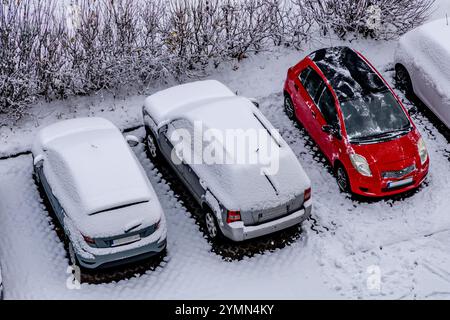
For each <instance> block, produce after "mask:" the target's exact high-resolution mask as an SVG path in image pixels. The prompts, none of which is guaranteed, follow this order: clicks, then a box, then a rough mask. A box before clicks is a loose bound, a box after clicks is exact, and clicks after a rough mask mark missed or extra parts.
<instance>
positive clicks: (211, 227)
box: [205, 212, 217, 239]
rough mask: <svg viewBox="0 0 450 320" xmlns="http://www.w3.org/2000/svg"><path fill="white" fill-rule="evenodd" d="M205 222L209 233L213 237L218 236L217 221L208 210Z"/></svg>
mask: <svg viewBox="0 0 450 320" xmlns="http://www.w3.org/2000/svg"><path fill="white" fill-rule="evenodd" d="M205 223H206V230H207V231H208V235H209V236H210V237H211V239H214V238H216V237H217V225H216V221H215V219H214V217H213V215H212V213H211V212H207V213H206V214H205Z"/></svg>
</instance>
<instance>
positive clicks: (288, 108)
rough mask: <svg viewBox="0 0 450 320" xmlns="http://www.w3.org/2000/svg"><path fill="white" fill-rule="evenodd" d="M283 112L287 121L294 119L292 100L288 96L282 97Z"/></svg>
mask: <svg viewBox="0 0 450 320" xmlns="http://www.w3.org/2000/svg"><path fill="white" fill-rule="evenodd" d="M284 112H285V113H286V115H287V116H288V118H289V119H291V120H294V119H295V111H294V103H293V102H292V99H291V97H290V96H289V95H288V94H286V95H285V96H284Z"/></svg>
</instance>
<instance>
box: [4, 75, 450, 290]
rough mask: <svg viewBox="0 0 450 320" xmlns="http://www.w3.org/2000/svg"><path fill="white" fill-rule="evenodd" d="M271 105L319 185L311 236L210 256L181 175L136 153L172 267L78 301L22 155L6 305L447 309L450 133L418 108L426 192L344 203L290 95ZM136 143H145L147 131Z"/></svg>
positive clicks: (8, 210)
mask: <svg viewBox="0 0 450 320" xmlns="http://www.w3.org/2000/svg"><path fill="white" fill-rule="evenodd" d="M389 74H390V76H392V72H390V73H389ZM398 94H399V95H400V96H401V97H403V98H404V96H403V95H402V94H401V92H398ZM404 99H405V98H404ZM405 101H406V99H405ZM406 102H407V107H408V108H412V106H413V105H412V104H411V103H409V102H408V101H406ZM260 103H261V111H262V112H263V113H264V114H265V115H266V116H267V118H268V119H269V120H270V121H271V122H272V124H273V125H274V126H275V127H276V128H277V129H278V130H279V131H280V133H281V134H282V136H283V137H284V139H285V140H286V141H287V142H288V144H289V145H290V146H291V148H292V149H293V151H294V153H295V154H296V156H297V157H298V158H299V159H300V162H301V163H302V165H303V167H304V168H305V171H306V172H307V174H308V175H309V176H310V178H311V180H312V185H313V199H314V207H313V216H312V219H311V220H309V221H307V222H306V223H305V224H304V227H303V228H302V230H300V229H298V228H293V229H289V230H287V231H285V232H282V233H279V234H276V235H272V236H269V237H265V238H263V239H257V240H255V241H251V242H248V243H244V244H239V245H236V246H234V245H233V244H231V243H224V244H220V245H214V244H211V243H210V242H209V241H208V240H207V239H206V238H205V236H204V233H203V230H202V226H201V223H200V220H199V218H198V215H199V214H201V212H200V210H199V208H198V206H197V205H196V204H195V202H194V201H193V200H192V198H190V196H189V195H188V194H187V192H186V191H185V190H184V188H183V187H182V186H181V185H179V181H177V179H176V178H175V176H174V175H173V173H172V172H171V170H170V169H169V168H168V167H167V166H166V165H165V164H164V163H156V164H155V165H154V164H152V163H151V161H150V160H149V159H148V157H147V155H146V152H145V149H144V147H143V146H142V145H140V146H138V147H136V148H135V149H134V150H135V152H136V154H137V156H138V158H139V160H140V161H141V163H142V165H143V166H144V168H145V169H146V172H147V174H148V176H149V178H150V180H151V182H152V184H153V185H154V187H155V190H156V192H157V194H158V196H159V198H160V199H161V203H162V205H163V208H164V210H165V212H166V216H167V220H168V228H169V229H168V252H167V255H166V256H165V257H163V258H162V260H160V261H157V263H154V264H152V263H150V264H147V265H144V266H140V267H135V268H134V269H126V267H125V269H122V270H115V272H114V273H113V274H112V275H111V276H107V277H105V278H103V279H102V277H101V275H100V279H97V280H99V281H95V282H103V281H102V280H105V281H107V282H106V283H103V284H93V283H84V284H83V285H82V287H81V289H80V290H76V289H70V288H68V287H67V285H66V284H67V279H68V278H69V274H68V272H67V268H68V259H67V257H66V250H65V248H64V245H63V242H62V241H61V239H60V237H58V235H57V232H55V230H54V228H55V226H54V220H53V219H52V218H51V216H50V215H49V213H48V212H47V209H46V206H45V204H44V203H43V200H42V198H41V196H40V194H39V190H38V189H37V187H36V185H35V183H34V181H33V179H32V166H31V156H30V155H22V156H19V157H17V158H12V159H5V160H1V161H0V176H1V177H2V184H0V263H1V266H2V273H3V280H4V286H5V297H6V298H106V299H111V298H125V299H127V298H130V299H131V298H151V299H152V298H162V299H164V298H167V299H168V298H314V297H321V298H339V297H351V298H359V297H368V296H370V297H386V298H387V297H389V298H402V297H409V298H413V297H448V295H449V294H450V283H449V282H450V276H449V274H448V272H447V271H445V270H446V269H448V267H450V250H448V249H447V248H448V243H450V209H449V208H450V197H449V195H450V161H449V159H450V158H449V157H450V147H449V142H448V140H447V139H446V137H445V135H446V131H445V130H444V129H442V128H439V125H438V124H436V123H435V120H433V119H432V118H431V117H428V116H427V114H426V112H421V111H420V108H419V112H417V113H415V114H414V115H413V119H414V121H415V123H416V125H417V126H418V128H419V130H420V132H421V134H422V135H423V137H424V139H425V142H426V144H427V147H428V150H429V153H430V158H431V171H430V175H429V177H428V178H427V180H426V182H425V184H424V185H423V187H421V188H420V189H419V190H418V191H416V192H413V193H411V194H408V195H407V196H403V197H396V198H392V199H384V200H379V201H361V200H360V199H354V198H352V197H350V196H348V195H345V194H342V193H340V192H339V190H338V187H337V185H336V183H335V179H334V177H333V175H332V172H331V170H330V168H329V167H328V165H327V164H326V163H325V160H324V158H323V156H321V154H320V152H319V151H318V149H317V147H316V146H315V144H314V143H313V142H312V141H311V139H310V138H309V137H308V136H307V135H306V134H305V132H304V131H303V130H301V128H299V126H298V125H296V124H295V123H293V122H291V121H290V120H289V119H288V118H287V117H286V116H285V115H284V113H283V110H282V96H281V94H272V95H270V96H267V97H264V98H261V99H260ZM430 119H431V121H432V122H430ZM437 127H438V128H439V129H437ZM135 133H136V134H137V135H138V136H140V137H143V134H144V133H143V130H142V128H141V129H138V130H136V131H135ZM372 276H375V277H378V276H379V279H380V281H381V282H380V283H381V284H380V286H376V283H375V286H371V285H370V280H371V279H373V278H371V277H372ZM96 278H98V277H97V276H96ZM368 281H369V283H368Z"/></svg>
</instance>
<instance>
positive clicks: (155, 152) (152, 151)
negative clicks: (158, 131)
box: [145, 126, 159, 159]
mask: <svg viewBox="0 0 450 320" xmlns="http://www.w3.org/2000/svg"><path fill="white" fill-rule="evenodd" d="M145 132H146V135H145V145H146V146H147V150H148V154H149V155H150V157H151V158H152V159H156V158H158V157H159V149H158V144H157V143H156V137H155V135H154V134H153V132H152V130H150V129H149V128H148V127H147V126H145Z"/></svg>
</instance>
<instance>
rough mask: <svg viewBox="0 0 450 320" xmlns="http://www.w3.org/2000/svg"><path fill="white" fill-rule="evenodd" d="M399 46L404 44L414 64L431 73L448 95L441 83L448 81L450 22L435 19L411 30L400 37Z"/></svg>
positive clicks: (449, 67) (442, 90)
mask: <svg viewBox="0 0 450 320" xmlns="http://www.w3.org/2000/svg"><path fill="white" fill-rule="evenodd" d="M400 46H406V47H407V48H405V49H407V50H409V51H410V54H411V55H413V56H414V57H415V60H416V61H415V62H416V64H418V65H420V67H421V68H423V69H424V72H425V73H427V74H430V75H432V78H433V81H434V82H435V83H436V85H438V87H439V88H440V89H441V93H442V94H443V95H445V96H450V94H448V88H446V86H445V85H443V84H444V83H448V82H449V81H450V24H447V20H446V19H445V18H444V19H439V20H435V21H432V22H429V23H427V24H424V25H422V26H420V27H418V28H416V29H414V30H411V31H410V32H408V33H407V34H405V35H404V36H403V37H402V38H401V39H400ZM441 86H442V88H441Z"/></svg>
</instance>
